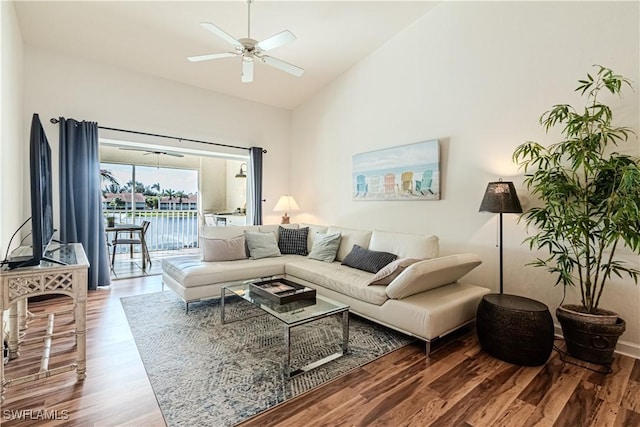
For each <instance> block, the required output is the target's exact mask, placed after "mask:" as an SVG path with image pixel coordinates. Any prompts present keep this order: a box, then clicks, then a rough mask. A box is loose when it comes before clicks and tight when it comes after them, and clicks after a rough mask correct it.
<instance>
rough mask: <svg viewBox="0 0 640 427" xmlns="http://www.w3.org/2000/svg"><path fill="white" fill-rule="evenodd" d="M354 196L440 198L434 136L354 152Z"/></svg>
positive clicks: (436, 144) (369, 197)
mask: <svg viewBox="0 0 640 427" xmlns="http://www.w3.org/2000/svg"><path fill="white" fill-rule="evenodd" d="M352 185H353V200H440V143H439V141H438V140H437V139H434V140H430V141H423V142H416V143H414V144H407V145H400V146H397V147H390V148H384V149H381V150H375V151H369V152H366V153H359V154H355V155H354V156H353V183H352Z"/></svg>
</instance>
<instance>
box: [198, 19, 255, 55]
mask: <svg viewBox="0 0 640 427" xmlns="http://www.w3.org/2000/svg"><path fill="white" fill-rule="evenodd" d="M200 25H201V26H202V27H204V28H206V29H207V30H209V31H211V32H212V33H213V34H215V35H216V36H218V37H220V38H221V39H223V40H226V41H227V43H230V44H232V45H233V47H235V48H236V49H238V50H242V49H244V46H242V43H240V42H239V41H238V40H236V39H234V38H233V37H231V36H230V35H229V34H227V33H226V32H225V31H224V30H221V29H220V28H219V27H217V26H215V25H213V24H212V23H211V22H201V23H200Z"/></svg>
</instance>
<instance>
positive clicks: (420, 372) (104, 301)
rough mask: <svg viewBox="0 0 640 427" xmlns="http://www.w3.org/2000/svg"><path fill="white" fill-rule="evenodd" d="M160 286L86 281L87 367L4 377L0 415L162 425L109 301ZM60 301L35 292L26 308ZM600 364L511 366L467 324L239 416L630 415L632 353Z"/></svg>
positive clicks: (638, 414)
mask: <svg viewBox="0 0 640 427" xmlns="http://www.w3.org/2000/svg"><path fill="white" fill-rule="evenodd" d="M160 288H161V285H160V278H159V276H148V277H143V278H137V279H130V280H121V281H116V282H114V284H113V285H112V286H111V288H110V289H101V290H98V291H93V292H90V293H89V302H88V305H87V307H88V313H87V314H88V322H87V325H88V340H87V348H88V355H89V358H88V363H87V379H86V380H85V381H84V382H82V383H77V382H76V380H75V374H74V373H66V374H62V375H59V376H57V377H52V378H49V379H47V380H44V381H41V382H38V383H27V384H23V385H18V386H12V387H9V388H7V390H6V393H5V401H4V402H3V406H2V414H0V416H1V421H2V425H3V426H7V427H9V426H164V425H165V423H164V419H163V417H162V413H161V412H160V409H159V407H158V404H157V402H156V399H155V395H154V393H153V390H152V389H151V386H150V384H149V380H148V379H147V376H146V373H145V370H144V366H143V364H142V361H141V360H140V356H139V355H138V352H137V349H136V346H135V343H134V341H133V337H132V335H131V332H130V330H129V325H128V323H127V320H126V318H125V316H124V312H123V310H122V306H121V304H120V297H122V296H127V295H134V294H141V293H149V292H157V291H159V290H160ZM64 304H65V299H62V300H60V299H55V300H48V301H42V302H38V303H31V304H30V310H31V311H32V312H33V313H39V312H42V311H43V310H52V309H56V310H57V309H59V308H60V307H61V306H63V305H64ZM149 321H153V319H149ZM42 323H43V321H39V320H38V321H34V322H33V323H31V324H30V326H29V328H28V330H27V333H28V334H34V333H36V332H37V331H38V330H42V328H43V326H42ZM65 327H67V328H68V327H70V317H69V316H68V315H67V316H66V317H65V316H59V317H57V318H56V331H58V330H64V328H65ZM39 328H41V329H39ZM558 343H559V344H561V342H559V341H558ZM73 349H74V347H73V342H72V341H70V340H69V339H60V340H59V341H58V340H57V341H55V342H54V346H53V350H52V358H51V362H50V364H51V366H52V367H54V366H59V365H64V364H66V363H68V362H69V358H70V355H71V354H72V350H73ZM39 357H40V356H39V354H38V353H37V349H36V347H35V346H26V347H23V348H22V349H21V355H20V357H19V358H18V359H15V360H13V361H11V362H10V363H9V364H7V365H5V368H6V372H7V376H8V377H9V378H11V377H12V376H13V377H15V376H17V375H22V374H25V373H30V372H34V371H37V368H38V366H39ZM27 364H29V365H30V366H32V367H31V368H26V367H25V366H26V365H27ZM592 367H593V366H592ZM612 368H613V373H612V374H609V375H604V374H599V373H595V372H592V371H590V370H588V369H585V368H583V367H578V366H574V365H571V364H566V363H563V362H562V361H561V360H560V358H559V354H558V352H556V351H554V353H553V355H552V357H551V359H550V360H549V361H548V362H547V364H546V365H544V366H541V367H519V366H514V365H511V364H508V363H505V362H502V361H500V360H497V359H494V358H492V357H491V356H489V355H487V354H486V353H484V352H482V351H481V350H480V349H479V347H478V344H477V341H476V338H475V335H474V332H473V329H472V328H468V329H467V330H466V331H462V333H459V334H457V335H456V336H451V337H448V338H446V339H444V340H441V341H440V342H437V343H436V344H435V345H434V351H433V355H432V357H431V358H430V359H429V360H428V361H427V360H426V359H425V357H424V348H423V345H421V344H419V343H416V344H414V345H409V346H407V347H404V348H402V349H400V350H398V351H396V352H394V353H391V354H389V355H387V356H385V357H383V358H381V359H379V360H377V361H375V362H373V363H370V364H368V365H366V366H363V367H362V368H360V369H357V370H356V371H353V372H351V373H349V374H347V375H345V376H343V377H341V378H338V379H336V380H335V381H333V382H331V383H329V384H327V385H325V386H323V387H321V388H318V389H316V390H312V391H310V392H308V393H306V394H304V395H302V396H299V397H298V398H295V399H292V400H290V401H288V402H285V403H284V404H282V405H280V406H278V407H276V408H274V409H272V410H270V411H267V412H265V413H263V414H261V415H258V416H257V417H254V418H253V419H250V420H248V421H246V422H245V423H243V424H242V426H243V427H251V426H302V425H304V426H365V425H370V426H427V425H431V426H474V427H483V426H505V427H507V426H508V427H510V426H572V427H576V426H580V427H582V426H594V427H596V426H597V427H601V426H620V427H622V426H624V427H634V426H640V360H635V359H632V358H629V357H625V356H616V359H615V362H614V365H613V366H612ZM52 416H53V417H54V418H58V419H44V418H47V417H49V418H50V417H52Z"/></svg>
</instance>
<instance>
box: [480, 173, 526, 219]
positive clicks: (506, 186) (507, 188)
mask: <svg viewBox="0 0 640 427" xmlns="http://www.w3.org/2000/svg"><path fill="white" fill-rule="evenodd" d="M480 212H493V213H522V206H521V205H520V200H519V199H518V195H517V194H516V188H515V187H514V185H513V182H503V181H497V182H490V183H489V184H488V185H487V189H486V190H485V192H484V197H483V198H482V203H480Z"/></svg>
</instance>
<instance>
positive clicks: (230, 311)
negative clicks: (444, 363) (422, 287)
mask: <svg viewBox="0 0 640 427" xmlns="http://www.w3.org/2000/svg"><path fill="white" fill-rule="evenodd" d="M121 301H122V306H123V307H124V311H125V314H126V316H127V319H128V321H129V325H130V327H131V331H132V333H133V337H134V339H135V342H136V344H137V346H138V351H139V353H140V356H141V357H142V361H143V363H144V366H145V369H146V371H147V375H148V376H149V380H150V382H151V386H152V387H153V391H154V392H155V394H156V398H157V400H158V403H159V405H160V409H161V410H162V413H163V415H164V417H165V421H166V423H167V425H168V426H170V427H174V426H194V425H206V426H231V425H235V424H237V423H240V422H242V421H244V420H246V419H247V418H250V417H251V416H253V415H256V414H258V413H260V412H262V411H265V410H267V409H269V408H271V407H273V406H275V405H278V404H280V403H282V402H284V401H286V400H287V399H291V398H292V397H295V396H297V395H299V394H301V393H304V392H306V391H309V390H311V389H313V388H315V387H317V386H319V385H322V384H324V383H326V382H327V381H330V380H332V379H334V378H337V377H339V376H341V375H343V374H345V373H346V372H349V371H351V370H353V369H355V368H357V367H359V366H362V365H364V364H366V363H368V362H371V361H372V360H375V359H376V358H378V357H380V356H382V355H385V354H387V353H389V352H391V351H394V350H396V349H398V348H400V347H402V346H404V345H407V344H408V343H410V342H411V341H412V340H413V339H412V338H410V337H408V336H406V335H403V334H400V333H398V332H395V331H393V330H390V329H387V328H385V327H383V326H380V325H377V324H375V323H373V322H369V321H367V320H365V319H362V318H359V317H357V316H353V315H351V316H349V347H350V353H349V354H347V355H346V356H343V357H340V358H338V359H336V360H333V361H331V362H329V363H327V364H326V365H324V366H321V367H319V368H317V369H314V370H312V371H309V372H305V373H303V374H301V375H299V376H296V377H294V378H292V379H287V378H285V376H284V373H283V366H284V351H285V344H284V327H283V325H282V324H281V323H280V322H279V321H278V320H277V319H274V318H273V317H272V316H270V315H266V314H263V312H262V311H261V310H260V309H258V308H256V307H254V306H252V305H251V304H249V303H247V302H246V301H243V300H241V299H239V298H231V299H230V300H229V303H228V304H225V319H227V321H229V320H235V319H242V318H246V317H247V316H252V315H257V317H253V318H250V319H246V320H238V321H235V322H232V323H225V324H224V325H222V324H221V322H220V304H219V300H217V299H212V300H207V301H203V302H200V303H195V304H190V305H189V313H185V310H184V303H183V302H182V301H181V300H179V299H178V298H177V297H176V296H175V295H174V294H173V293H171V292H168V291H167V292H158V293H154V294H147V295H138V296H133V297H124V298H122V299H121ZM291 331H292V332H291V337H292V338H291V365H292V367H293V368H296V367H301V366H304V365H306V364H307V363H308V362H309V361H310V360H316V359H320V358H322V357H325V356H327V355H330V354H332V353H335V352H337V351H339V350H340V343H341V342H342V322H341V316H331V317H327V318H324V319H322V320H319V321H316V322H312V323H310V324H308V325H303V326H299V327H295V328H293V329H292V330H291Z"/></svg>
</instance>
